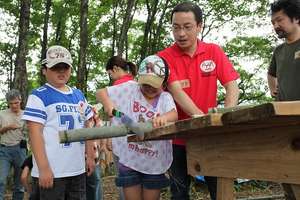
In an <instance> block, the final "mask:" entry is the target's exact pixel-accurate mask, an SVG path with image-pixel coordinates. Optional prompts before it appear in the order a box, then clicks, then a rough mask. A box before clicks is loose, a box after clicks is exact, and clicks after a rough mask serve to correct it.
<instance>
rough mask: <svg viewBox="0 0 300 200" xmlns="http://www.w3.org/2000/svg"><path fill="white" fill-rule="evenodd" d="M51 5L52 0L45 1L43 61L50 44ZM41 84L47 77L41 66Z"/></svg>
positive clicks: (42, 44)
mask: <svg viewBox="0 0 300 200" xmlns="http://www.w3.org/2000/svg"><path fill="white" fill-rule="evenodd" d="M50 7H51V0H47V1H46V3H45V8H46V12H45V16H44V27H43V39H42V41H41V46H42V51H41V61H42V60H43V59H45V58H46V51H47V44H48V23H49V16H50V14H49V13H50ZM39 82H40V85H43V84H45V82H46V79H45V76H44V75H43V74H42V68H40V77H39Z"/></svg>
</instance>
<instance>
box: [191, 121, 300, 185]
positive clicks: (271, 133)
mask: <svg viewBox="0 0 300 200" xmlns="http://www.w3.org/2000/svg"><path fill="white" fill-rule="evenodd" d="M299 130H300V125H297V126H289V127H275V128H267V129H256V130H255V131H253V130H248V131H247V130H244V132H240V133H229V132H228V133H226V134H222V133H220V134H213V135H206V136H205V137H194V138H190V139H188V140H187V145H186V146H187V160H188V170H189V173H190V174H191V175H193V176H195V175H207V176H218V177H228V178H248V179H254V180H267V181H274V182H285V183H294V184H300V173H299V166H300V145H299V140H300V139H299V138H300V131H299Z"/></svg>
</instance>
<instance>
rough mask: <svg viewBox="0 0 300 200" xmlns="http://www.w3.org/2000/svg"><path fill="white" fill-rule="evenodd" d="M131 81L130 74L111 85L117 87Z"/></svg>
mask: <svg viewBox="0 0 300 200" xmlns="http://www.w3.org/2000/svg"><path fill="white" fill-rule="evenodd" d="M131 80H133V76H132V75H131V74H127V75H124V76H122V77H121V78H120V79H118V80H115V82H114V83H113V85H119V84H122V83H125V82H127V81H131Z"/></svg>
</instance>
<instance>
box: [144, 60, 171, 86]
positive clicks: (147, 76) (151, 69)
mask: <svg viewBox="0 0 300 200" xmlns="http://www.w3.org/2000/svg"><path fill="white" fill-rule="evenodd" d="M166 70H167V69H166V66H165V63H164V61H163V60H162V58H160V57H159V56H157V55H151V56H148V57H146V58H145V59H144V60H143V61H142V62H141V64H140V66H139V71H138V75H139V76H138V83H139V84H147V85H151V86H152V87H154V88H160V87H161V86H162V84H163V82H164V80H165V76H166V72H165V71H166Z"/></svg>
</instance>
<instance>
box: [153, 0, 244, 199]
mask: <svg viewBox="0 0 300 200" xmlns="http://www.w3.org/2000/svg"><path fill="white" fill-rule="evenodd" d="M171 22H172V30H173V36H174V38H175V44H173V45H172V46H170V47H168V48H166V49H164V50H163V51H160V52H159V53H158V55H159V56H161V57H162V58H164V59H165V60H166V62H167V63H168V65H169V67H170V72H171V73H170V78H169V81H168V90H169V91H170V92H171V93H172V95H173V97H174V99H175V101H176V103H177V109H178V115H179V119H186V118H189V117H191V116H193V115H199V114H200V115H202V114H204V113H207V111H208V109H209V108H213V107H216V105H217V80H219V81H220V83H221V84H222V85H223V87H224V88H225V90H226V96H225V107H230V106H235V105H236V104H237V102H238V96H239V89H238V86H237V83H236V80H237V79H238V78H239V74H238V73H237V72H236V71H235V70H234V68H233V66H232V64H231V63H230V61H229V59H228V58H227V56H226V55H225V54H224V52H223V50H222V49H221V48H220V47H219V46H218V45H216V44H208V43H204V42H202V41H200V40H199V39H198V34H199V33H200V32H201V30H202V25H203V24H202V10H201V9H200V8H199V6H197V5H196V4H194V3H192V2H183V3H180V4H178V5H177V6H175V8H174V9H173V11H172V14H171ZM173 157H174V160H173V163H172V166H171V168H170V172H171V175H170V177H171V193H172V198H171V199H173V200H188V199H189V185H190V180H189V176H188V174H187V163H186V149H185V144H184V141H183V140H174V141H173ZM205 180H206V182H207V185H208V188H209V191H210V195H211V198H212V199H216V177H205Z"/></svg>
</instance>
